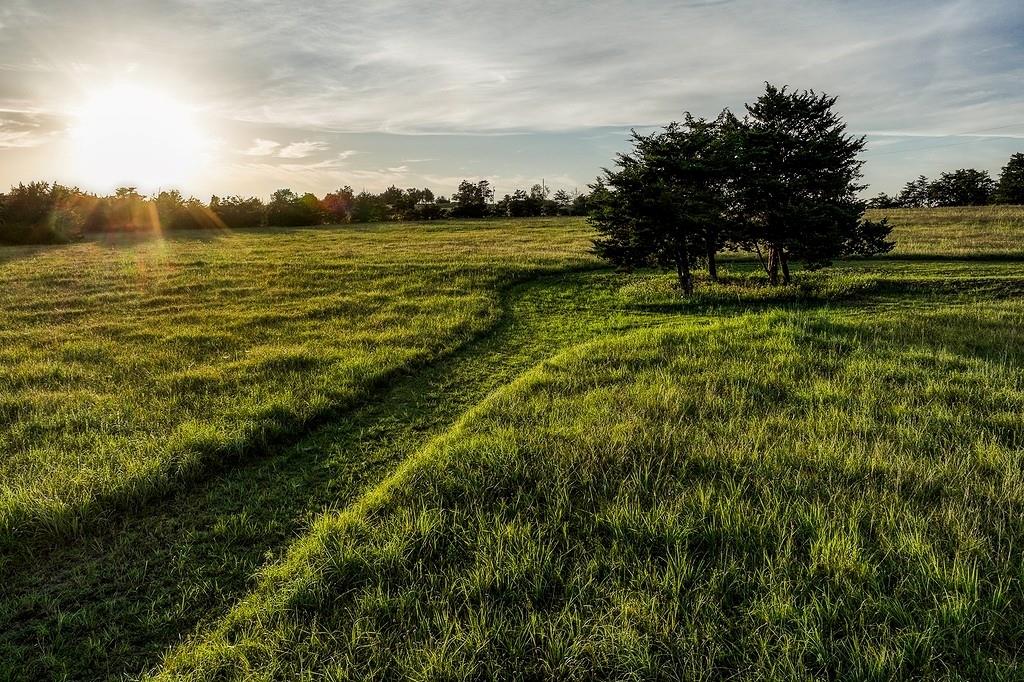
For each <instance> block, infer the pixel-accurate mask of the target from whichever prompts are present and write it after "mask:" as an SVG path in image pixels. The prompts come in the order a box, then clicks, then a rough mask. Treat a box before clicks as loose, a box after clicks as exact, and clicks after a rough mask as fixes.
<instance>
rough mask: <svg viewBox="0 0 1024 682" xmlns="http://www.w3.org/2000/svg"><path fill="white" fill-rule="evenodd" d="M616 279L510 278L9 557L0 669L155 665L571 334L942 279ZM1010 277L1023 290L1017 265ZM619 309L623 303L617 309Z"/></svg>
mask: <svg viewBox="0 0 1024 682" xmlns="http://www.w3.org/2000/svg"><path fill="white" fill-rule="evenodd" d="M622 283H623V282H622V280H620V279H618V278H617V276H615V275H613V274H611V273H609V272H608V271H607V270H603V271H596V272H589V273H581V272H575V273H563V274H560V275H555V276H545V277H542V278H539V279H537V280H535V281H533V282H528V283H521V284H519V285H517V286H515V287H514V288H512V289H511V290H509V291H507V292H506V293H505V295H504V296H503V306H502V307H503V314H502V316H501V317H500V318H499V319H498V320H497V321H496V323H495V326H493V327H492V328H491V330H490V331H489V332H486V333H485V334H483V335H482V336H479V337H477V338H475V339H471V340H470V341H469V342H467V344H465V345H463V346H462V347H460V348H458V349H456V350H454V351H453V352H452V353H450V354H449V355H447V356H444V357H441V358H437V359H435V360H434V361H432V362H430V363H428V364H426V365H424V366H420V367H416V368H410V369H409V370H406V371H404V372H403V373H400V374H397V375H394V376H392V377H390V379H389V381H388V382H386V383H384V384H382V385H380V386H378V387H377V391H376V393H374V394H372V395H370V396H369V397H368V399H367V401H364V402H363V403H362V404H360V405H357V406H356V407H354V408H353V409H351V410H348V411H345V412H343V413H340V414H336V415H335V416H334V417H332V418H331V421H330V422H329V423H325V424H322V425H321V426H320V427H318V428H316V429H314V430H312V431H309V432H307V433H306V435H304V436H301V437H299V438H298V440H293V441H292V443H291V444H290V445H288V446H287V447H282V448H280V450H276V451H274V452H273V453H272V456H265V457H262V458H256V459H251V460H245V461H242V462H237V461H236V462H232V463H231V467H230V468H227V467H225V466H222V467H221V468H218V469H216V470H213V471H208V472H206V473H205V474H204V477H203V478H201V479H199V480H196V481H193V482H191V483H189V484H188V485H187V486H185V485H183V487H182V489H181V490H179V491H178V492H176V493H173V494H169V495H166V496H164V497H162V498H159V499H155V500H152V501H150V502H149V503H148V504H146V505H145V506H144V507H142V508H141V509H140V510H136V511H135V512H134V513H133V514H131V515H128V514H125V513H122V512H114V511H111V510H107V511H106V512H105V513H104V514H103V515H102V516H101V517H100V518H99V519H98V520H99V521H100V522H101V523H96V524H93V526H94V527H95V528H96V529H98V530H96V531H95V532H91V533H88V534H87V535H85V536H84V537H81V538H78V539H76V540H75V541H73V542H69V543H66V544H65V545H63V546H59V547H55V548H50V549H42V548H38V547H37V548H35V549H31V548H29V549H26V550H25V551H23V552H22V553H21V554H19V555H17V556H15V557H12V558H11V559H10V560H9V562H8V564H7V565H6V566H4V567H3V573H4V575H2V576H0V580H2V585H3V587H2V591H0V677H4V676H5V675H8V676H12V677H16V678H17V677H20V678H32V679H54V678H58V679H59V678H68V679H76V680H87V679H101V678H121V677H123V675H125V674H126V673H127V674H136V673H139V672H141V671H143V670H145V669H147V668H149V667H151V666H154V665H156V664H157V663H158V662H159V658H160V656H161V654H162V653H163V652H164V651H165V650H166V649H167V648H168V647H171V646H174V645H175V644H177V643H178V642H179V641H180V640H181V638H182V637H183V633H184V634H187V633H190V632H192V631H193V630H194V629H195V628H196V627H201V626H202V625H203V624H204V623H207V622H210V621H212V620H215V619H217V618H219V617H220V616H222V615H223V614H224V612H225V611H226V610H227V609H228V608H230V607H231V606H232V605H233V604H234V602H235V601H236V600H237V599H238V598H239V597H241V596H242V595H244V594H246V593H247V592H248V591H250V589H251V588H252V587H253V585H254V584H255V575H256V573H257V572H258V571H259V569H260V568H261V567H262V566H264V565H266V564H267V563H268V562H269V561H273V560H274V558H275V557H278V556H280V553H281V552H282V551H283V549H284V548H285V547H286V546H287V545H288V544H289V542H290V541H291V540H292V539H294V538H295V537H296V536H297V535H299V534H300V533H302V532H303V531H305V530H306V529H307V528H308V527H309V525H310V523H311V522H312V521H313V520H314V519H315V518H316V517H317V516H319V515H320V514H321V513H322V512H323V511H324V510H325V509H330V508H342V507H344V506H346V505H347V504H348V503H349V502H350V501H352V500H353V499H355V498H356V497H357V496H358V495H359V494H360V492H361V491H362V490H364V489H365V488H366V487H367V486H370V485H372V484H375V483H376V482H377V481H378V480H379V479H380V478H381V477H382V476H383V475H384V474H386V473H387V472H388V471H390V469H391V468H392V467H393V466H394V465H395V464H396V463H398V462H400V461H402V460H403V459H404V458H405V457H407V456H408V455H409V454H410V453H412V452H415V451H416V450H417V449H419V448H420V447H422V445H423V444H424V443H425V442H426V441H427V440H428V439H429V438H431V437H432V436H434V435H436V434H439V433H442V432H443V431H444V430H445V429H447V428H448V427H449V426H450V425H451V424H452V423H453V422H454V421H455V420H456V419H457V418H458V417H459V416H460V415H461V414H462V413H463V412H464V411H465V410H466V409H468V408H470V407H471V406H472V405H474V404H476V403H477V402H479V401H480V400H482V399H483V398H484V397H485V396H486V395H487V394H488V393H490V392H491V391H493V390H495V389H497V388H500V387H501V386H503V385H504V384H506V383H507V382H509V381H511V380H512V379H514V378H515V376H517V375H518V374H519V373H521V372H522V371H524V370H526V369H528V368H529V367H531V366H533V365H535V364H536V363H538V362H540V361H542V360H544V359H546V358H548V357H550V356H551V355H553V354H555V353H557V352H558V351H559V350H561V349H562V348H565V347H567V346H569V345H573V344H576V343H580V342H583V341H587V340H589V339H591V338H594V337H596V336H600V335H602V334H605V333H614V332H619V331H624V330H627V329H629V328H636V327H640V326H654V325H657V324H661V323H664V322H666V321H671V320H677V319H679V316H680V315H682V314H694V313H705V314H722V315H728V314H740V313H744V312H756V311H759V310H768V309H779V308H785V309H794V310H795V309H802V310H811V309H815V308H820V307H829V308H835V307H837V306H849V307H852V306H856V305H861V304H863V303H864V302H870V301H875V300H879V299H880V298H889V297H895V298H898V299H899V300H900V301H901V302H903V303H904V304H908V305H909V304H913V303H915V302H918V301H924V300H928V299H934V298H938V297H941V296H942V295H944V294H943V292H945V291H947V289H942V290H941V291H939V292H938V293H937V292H936V291H935V290H934V287H933V286H932V285H931V284H929V285H928V286H927V287H923V286H918V284H911V285H907V286H902V285H899V284H898V283H891V282H885V281H883V282H881V283H879V284H878V285H877V286H876V287H875V288H871V289H869V290H866V291H856V292H855V293H854V295H852V296H846V297H840V298H828V297H819V298H813V297H812V298H807V297H805V298H795V299H793V300H776V299H772V300H753V301H751V300H729V298H728V297H725V298H723V299H722V300H714V301H710V302H709V301H703V302H699V301H698V302H687V301H679V302H677V303H673V304H670V305H643V304H635V303H634V304H631V303H629V302H627V303H626V304H625V305H623V302H622V301H621V299H617V298H615V297H616V296H617V292H618V291H619V288H620V286H621V284H622ZM1015 286H1020V287H1021V289H1017V291H1020V290H1024V279H1022V280H1021V281H1020V282H1017V283H1016V285H1015ZM601 287H604V289H603V290H604V291H605V294H601V293H600V292H597V290H598V289H600V288H601ZM956 290H957V291H959V292H960V293H963V291H962V288H961V287H957V288H956ZM595 292H597V293H595ZM847 293H849V292H847ZM602 295H605V296H606V297H605V298H602ZM615 308H618V312H620V313H625V317H624V318H620V319H617V320H615V321H612V319H611V318H612V317H613V313H615V312H616V310H615ZM567 321H571V322H570V323H567ZM925 341H926V342H927V339H926V340H925ZM936 342H937V343H939V342H943V341H942V339H937V340H936ZM964 350H965V351H966V350H968V348H967V347H966V346H965V347H964ZM989 350H993V349H987V350H986V349H979V350H978V351H977V352H979V353H984V352H987V351H989ZM268 454H269V453H268Z"/></svg>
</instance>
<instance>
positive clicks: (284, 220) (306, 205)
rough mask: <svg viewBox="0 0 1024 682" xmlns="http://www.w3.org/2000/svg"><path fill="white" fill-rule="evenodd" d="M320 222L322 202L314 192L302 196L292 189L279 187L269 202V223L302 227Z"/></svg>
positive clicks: (277, 225)
mask: <svg viewBox="0 0 1024 682" xmlns="http://www.w3.org/2000/svg"><path fill="white" fill-rule="evenodd" d="M320 222H321V216H320V202H319V201H318V200H317V198H316V197H315V196H313V195H312V194H304V195H303V196H301V197H300V196H299V195H297V194H296V193H295V192H293V191H292V190H290V189H279V190H277V191H276V192H274V194H273V196H271V198H270V203H269V204H267V224H268V225H271V226H274V227H302V226H307V225H318V224H320Z"/></svg>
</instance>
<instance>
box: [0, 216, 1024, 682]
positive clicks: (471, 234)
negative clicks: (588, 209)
mask: <svg viewBox="0 0 1024 682" xmlns="http://www.w3.org/2000/svg"><path fill="white" fill-rule="evenodd" d="M1001 211H1003V209H990V212H991V213H986V212H984V211H982V212H978V213H976V214H973V215H976V216H977V218H978V219H977V220H974V219H973V218H972V214H971V213H970V212H965V213H963V214H962V215H961V217H960V218H958V219H951V218H949V217H948V216H947V217H945V218H942V220H941V221H940V222H941V223H943V224H941V225H938V226H937V227H934V229H933V227H932V226H931V223H930V222H929V221H932V220H933V218H932V217H931V216H932V215H933V213H932V212H930V211H926V212H920V213H909V214H906V215H904V216H901V217H900V219H899V220H898V221H896V225H897V227H896V239H897V241H898V242H899V243H900V244H901V246H900V249H907V251H904V252H903V255H902V256H901V254H900V252H899V251H898V252H897V253H896V254H894V255H892V256H889V257H885V258H881V259H877V260H868V261H861V260H857V261H848V262H843V263H838V264H836V266H835V267H833V268H830V269H827V270H824V271H820V272H807V271H802V270H801V271H797V272H796V273H795V278H794V284H793V285H791V286H789V287H778V288H771V287H767V286H765V282H764V276H763V274H761V273H759V272H758V270H757V266H756V263H755V262H753V261H752V260H751V259H749V258H747V259H739V260H737V259H735V258H733V259H726V262H725V263H724V264H723V267H722V270H723V274H724V277H723V281H722V282H720V283H718V284H712V283H710V282H707V281H704V280H702V281H700V282H699V285H698V291H697V294H696V295H695V296H694V297H693V298H691V299H688V300H682V299H680V297H679V295H678V291H676V290H675V288H674V277H673V276H672V275H671V274H660V273H656V272H637V273H633V274H630V275H622V274H615V273H612V272H611V271H610V270H608V269H602V270H593V269H592V268H594V267H595V266H596V265H597V263H596V262H595V261H594V260H593V259H592V258H591V257H590V256H589V255H588V254H587V249H588V246H589V237H588V233H587V231H586V227H585V224H584V223H583V222H582V221H579V220H569V221H562V220H559V221H545V220H540V221H530V222H528V223H520V222H512V221H508V222H501V223H489V222H453V223H446V224H439V225H433V226H419V225H389V226H370V227H365V228H338V229H335V228H329V229H326V230H320V229H312V230H294V231H290V230H257V231H249V232H239V233H233V234H224V235H216V236H211V235H202V234H178V235H172V236H171V237H170V238H168V239H167V240H166V241H153V240H149V239H139V238H116V239H115V240H113V241H100V242H87V243H83V244H78V245H74V246H72V247H59V248H54V247H46V248H38V247H35V248H18V249H0V284H2V286H0V321H2V324H0V341H2V343H0V373H2V377H3V381H0V420H2V421H3V423H4V427H5V428H4V431H3V433H2V434H0V438H3V439H7V440H3V441H2V443H3V447H4V448H5V449H6V451H7V452H11V453H13V456H12V457H10V458H7V459H4V460H2V461H0V476H3V478H2V479H0V481H2V482H3V484H4V486H5V488H4V494H5V495H6V497H5V498H3V499H4V500H5V501H6V502H5V503H6V504H7V506H6V507H4V508H5V509H6V510H7V511H8V516H7V517H6V523H7V526H5V527H4V529H5V531H6V532H5V535H4V538H5V540H6V541H8V542H10V541H11V540H15V541H20V540H31V541H30V542H27V543H23V542H16V543H15V544H13V545H10V546H9V549H12V550H13V549H14V548H15V547H19V546H21V545H25V546H26V547H27V550H28V551H25V552H11V554H10V555H9V556H4V557H3V559H2V560H0V571H3V573H2V575H0V578H2V579H3V583H4V586H5V587H4V590H2V591H0V677H4V676H5V675H7V676H12V677H14V678H19V677H20V678H29V679H32V678H36V679H98V678H113V679H119V678H122V677H124V676H125V675H128V676H131V675H134V674H137V673H139V672H140V671H142V670H144V669H147V668H153V667H159V664H160V658H161V655H162V654H163V653H164V652H167V653H166V656H165V660H164V662H165V664H166V667H165V669H164V672H163V674H164V675H165V676H167V677H183V678H186V679H188V678H193V679H294V678H299V679H303V678H305V679H320V678H324V679H345V678H353V679H364V678H378V679H380V678H391V679H397V678H402V677H415V678H420V679H426V678H435V679H436V678H446V679H481V678H488V677H494V678H504V677H510V676H517V675H518V676H531V677H551V678H563V679H564V678H570V679H571V678H577V679H578V678H593V677H619V678H651V677H664V676H682V677H687V678H694V679H719V678H722V677H726V676H733V677H736V678H741V679H742V678H757V679H793V678H795V679H807V678H828V677H833V678H846V679H892V678H906V677H917V678H936V677H951V678H965V679H977V678H1000V677H1001V678H1004V679H1005V678H1013V677H1015V676H1017V675H1018V674H1019V672H1020V671H1019V667H1018V663H1017V661H1016V658H1015V656H1016V653H1015V651H1016V644H1015V643H1016V642H1017V641H1019V640H1020V637H1021V635H1022V634H1024V632H1022V631H1024V622H1022V621H1021V619H1020V617H1019V616H1018V615H1017V614H1018V611H1019V609H1016V608H1014V607H1015V605H1016V604H1018V603H1019V602H1020V601H1021V598H1022V595H1021V588H1020V566H1021V565H1024V560H1022V557H1021V554H1020V549H1019V548H1020V547H1021V545H1022V542H1021V541H1022V540H1024V538H1021V530H1022V527H1021V525H1020V522H1019V521H1018V519H1019V518H1020V511H1021V501H1022V500H1021V482H1020V477H1019V471H1020V465H1021V462H1020V454H1021V450H1022V442H1024V441H1022V439H1021V437H1022V433H1021V426H1020V419H1019V415H1020V414H1021V412H1022V410H1021V408H1022V407H1024V397H1022V395H1024V386H1022V384H1021V379H1020V376H1021V372H1020V365H1021V355H1022V353H1024V351H1022V350H1021V348H1024V344H1022V343H1021V341H1024V339H1022V338H1021V335H1022V332H1021V331H1020V330H1021V329H1022V328H1024V326H1022V322H1024V320H1022V317H1024V308H1022V306H1021V304H1020V303H1019V301H1020V300H1021V294H1022V293H1024V271H1022V270H1021V262H1022V261H1021V259H1022V258H1024V249H1021V248H1019V247H1015V246H1013V244H1014V243H1015V240H1016V237H1015V236H1014V235H1013V234H1012V233H1013V231H1014V230H1017V231H1018V234H1024V228H1020V229H1018V228H1016V227H1014V224H1015V223H1013V222H1012V221H1013V220H1015V218H1013V213H1012V211H1010V212H1009V214H1008V215H1009V218H1007V217H1006V216H1002V217H999V218H992V217H991V215H994V214H996V213H999V214H1000V215H1002V214H1001V213H1000V212H1001ZM1007 221H1009V222H1007ZM1007 231H1009V233H1011V234H1007ZM947 235H953V236H952V237H949V236H947ZM944 249H949V250H950V252H949V253H946V252H944ZM581 268H583V269H585V270H587V271H585V272H583V271H581ZM542 273H547V274H546V275H545V276H543V277H540V278H538V277H537V275H538V274H542ZM517 282H518V284H516V283H517ZM638 330H640V331H638ZM531 368H532V369H531ZM524 373H525V374H524ZM11 445H17V447H16V448H14V449H12V448H11ZM179 448H180V449H179ZM158 493H159V495H158ZM182 640H186V642H185V644H184V645H181V646H178V645H179V643H180V642H181V641H182Z"/></svg>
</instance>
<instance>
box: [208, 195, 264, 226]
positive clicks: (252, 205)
mask: <svg viewBox="0 0 1024 682" xmlns="http://www.w3.org/2000/svg"><path fill="white" fill-rule="evenodd" d="M210 213H211V214H213V215H214V216H215V217H216V219H217V220H218V221H220V224H221V225H223V226H224V227H229V228H235V229H238V228H247V227H260V226H261V225H263V224H264V221H265V219H266V217H267V208H266V206H264V204H263V201H262V200H261V199H260V198H259V197H249V198H248V199H244V198H242V197H240V196H233V197H224V198H221V197H218V196H216V195H214V196H212V197H210Z"/></svg>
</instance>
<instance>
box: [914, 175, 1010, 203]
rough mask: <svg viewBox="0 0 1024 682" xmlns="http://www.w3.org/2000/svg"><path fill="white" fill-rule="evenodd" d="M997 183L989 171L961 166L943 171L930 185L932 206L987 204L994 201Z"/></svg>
mask: <svg viewBox="0 0 1024 682" xmlns="http://www.w3.org/2000/svg"><path fill="white" fill-rule="evenodd" d="M995 189H996V183H995V181H994V180H993V179H992V177H991V176H990V175H989V174H988V171H979V170H976V169H974V168H961V169H960V170H958V171H953V172H951V173H943V174H942V175H941V176H940V177H939V179H938V180H936V181H935V182H933V183H931V184H930V185H929V186H928V197H929V205H930V206H939V207H941V206H985V205H987V204H989V203H991V201H992V194H993V193H994V192H995Z"/></svg>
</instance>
